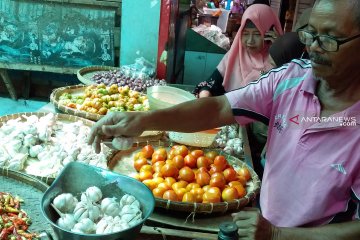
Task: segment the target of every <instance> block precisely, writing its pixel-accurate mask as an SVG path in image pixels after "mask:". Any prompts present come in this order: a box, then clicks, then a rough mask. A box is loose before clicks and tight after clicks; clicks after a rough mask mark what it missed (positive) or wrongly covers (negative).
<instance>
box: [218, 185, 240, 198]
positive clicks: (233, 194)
mask: <svg viewBox="0 0 360 240" xmlns="http://www.w3.org/2000/svg"><path fill="white" fill-rule="evenodd" d="M238 186H240V185H238ZM221 198H222V200H223V201H225V202H230V201H233V200H235V199H238V198H239V194H238V191H237V190H236V188H235V187H227V188H225V189H224V190H223V191H222V193H221Z"/></svg>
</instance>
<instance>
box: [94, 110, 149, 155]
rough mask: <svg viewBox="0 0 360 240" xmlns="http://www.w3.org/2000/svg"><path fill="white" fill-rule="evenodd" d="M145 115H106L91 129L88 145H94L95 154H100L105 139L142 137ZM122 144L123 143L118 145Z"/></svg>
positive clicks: (121, 113)
mask: <svg viewBox="0 0 360 240" xmlns="http://www.w3.org/2000/svg"><path fill="white" fill-rule="evenodd" d="M142 114H143V113H137V112H136V113H135V112H128V113H124V112H114V113H110V114H107V115H105V116H104V117H103V118H101V119H100V120H99V121H98V122H96V123H95V124H94V126H93V127H92V128H91V132H90V136H89V139H88V144H91V145H93V147H94V149H95V152H96V153H99V152H100V143H101V142H102V141H103V140H104V139H108V138H114V137H120V138H119V140H121V137H125V138H126V137H135V136H139V135H141V133H142V132H143V128H142V125H143V124H141V123H142V120H141V119H142V118H141V116H142ZM118 144H121V143H118Z"/></svg>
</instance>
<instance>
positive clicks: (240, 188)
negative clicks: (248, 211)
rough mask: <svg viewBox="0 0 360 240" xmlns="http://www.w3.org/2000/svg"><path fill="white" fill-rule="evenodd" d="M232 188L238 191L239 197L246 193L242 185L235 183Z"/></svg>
mask: <svg viewBox="0 0 360 240" xmlns="http://www.w3.org/2000/svg"><path fill="white" fill-rule="evenodd" d="M233 188H235V189H236V191H237V192H238V196H239V198H242V197H244V196H245V195H246V189H245V188H244V187H243V185H241V184H240V185H235V186H233Z"/></svg>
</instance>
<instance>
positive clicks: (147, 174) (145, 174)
mask: <svg viewBox="0 0 360 240" xmlns="http://www.w3.org/2000/svg"><path fill="white" fill-rule="evenodd" d="M152 178H153V175H152V173H151V172H149V171H145V172H140V173H139V179H140V181H144V180H146V179H152Z"/></svg>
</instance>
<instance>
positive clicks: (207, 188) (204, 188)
mask: <svg viewBox="0 0 360 240" xmlns="http://www.w3.org/2000/svg"><path fill="white" fill-rule="evenodd" d="M210 188H211V186H210V185H206V186H203V187H202V189H203V190H204V191H205V192H206V191H207V190H209V189H210Z"/></svg>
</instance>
